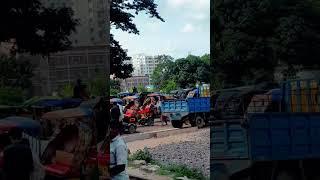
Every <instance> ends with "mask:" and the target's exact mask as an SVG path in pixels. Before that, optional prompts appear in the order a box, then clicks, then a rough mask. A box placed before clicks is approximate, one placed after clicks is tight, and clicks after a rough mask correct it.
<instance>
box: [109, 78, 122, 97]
mask: <svg viewBox="0 0 320 180" xmlns="http://www.w3.org/2000/svg"><path fill="white" fill-rule="evenodd" d="M120 91H121V88H120V82H119V81H118V80H114V79H110V95H113V96H114V95H117V94H118V93H120Z"/></svg>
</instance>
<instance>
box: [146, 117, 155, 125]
mask: <svg viewBox="0 0 320 180" xmlns="http://www.w3.org/2000/svg"><path fill="white" fill-rule="evenodd" d="M147 124H148V126H153V125H154V118H152V117H150V118H148V122H147Z"/></svg>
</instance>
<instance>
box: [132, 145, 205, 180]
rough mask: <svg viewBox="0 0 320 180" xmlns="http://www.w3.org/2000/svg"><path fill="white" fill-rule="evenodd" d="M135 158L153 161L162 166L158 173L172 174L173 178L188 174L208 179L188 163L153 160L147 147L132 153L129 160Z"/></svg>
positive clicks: (148, 161)
mask: <svg viewBox="0 0 320 180" xmlns="http://www.w3.org/2000/svg"><path fill="white" fill-rule="evenodd" d="M134 160H145V161H146V163H151V164H153V165H158V166H160V169H159V171H158V172H157V174H158V175H162V176H172V177H173V178H178V177H184V176H186V177H188V178H190V179H197V180H207V179H208V178H207V177H205V176H204V175H203V174H202V173H201V172H200V171H199V170H197V169H191V168H189V167H188V166H186V165H177V164H171V165H165V164H162V163H160V162H158V161H155V160H153V159H152V155H151V153H150V152H149V150H148V149H147V148H144V149H143V150H138V151H137V152H136V153H134V154H132V155H131V156H130V157H129V162H132V161H134ZM129 164H130V163H129Z"/></svg>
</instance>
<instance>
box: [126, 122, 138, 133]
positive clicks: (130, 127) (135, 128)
mask: <svg viewBox="0 0 320 180" xmlns="http://www.w3.org/2000/svg"><path fill="white" fill-rule="evenodd" d="M136 130H137V127H136V126H135V125H133V124H131V125H129V127H128V132H129V134H133V133H135V132H136Z"/></svg>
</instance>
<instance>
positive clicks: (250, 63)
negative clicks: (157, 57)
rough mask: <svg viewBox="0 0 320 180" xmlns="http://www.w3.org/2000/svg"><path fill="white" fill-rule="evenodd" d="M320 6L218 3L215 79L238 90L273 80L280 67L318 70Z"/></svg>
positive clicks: (288, 0)
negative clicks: (247, 85) (314, 68)
mask: <svg viewBox="0 0 320 180" xmlns="http://www.w3.org/2000/svg"><path fill="white" fill-rule="evenodd" d="M319 7H320V6H319V1H317V0H310V1H309V0H281V1H278V0H261V1H254V0H229V1H223V0H217V1H215V3H214V6H213V8H212V9H211V11H212V17H211V21H212V22H211V24H212V27H214V28H213V29H214V33H213V34H214V35H213V36H212V39H211V41H212V42H213V43H211V44H212V45H213V48H212V51H213V53H214V54H213V61H212V62H211V64H212V65H213V72H214V73H213V76H214V77H212V78H211V79H215V80H214V81H215V82H217V81H218V82H223V84H224V86H225V87H230V86H239V85H246V84H256V83H259V82H265V81H273V80H274V76H273V75H274V71H275V67H277V66H284V67H288V68H289V69H290V68H294V67H295V66H304V67H310V66H313V67H314V65H317V64H318V60H317V57H319V55H320V54H319V53H320V52H319V51H318V49H319V44H320V43H319V42H320V35H319V34H320V33H319V31H320V28H319V27H320V26H319V25H320V22H319V21H318V20H317V19H319V17H320V16H319V15H320V11H319ZM285 72H288V71H285ZM290 76H291V75H290Z"/></svg>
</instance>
